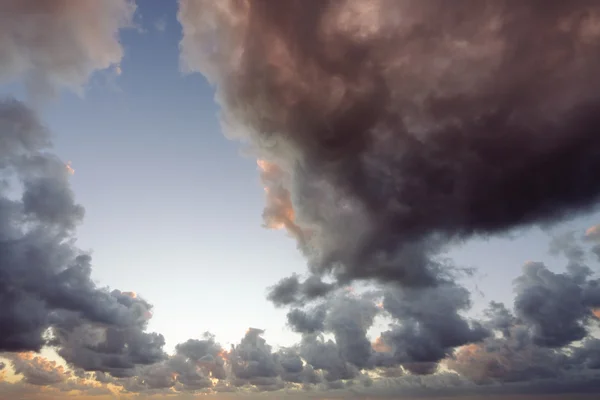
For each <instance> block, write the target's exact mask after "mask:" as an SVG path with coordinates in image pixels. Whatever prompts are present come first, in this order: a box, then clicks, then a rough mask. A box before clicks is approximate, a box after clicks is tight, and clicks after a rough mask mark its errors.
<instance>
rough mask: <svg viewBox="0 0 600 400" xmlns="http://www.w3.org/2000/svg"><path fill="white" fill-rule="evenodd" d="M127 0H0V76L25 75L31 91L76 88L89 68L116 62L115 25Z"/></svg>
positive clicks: (129, 6) (125, 14)
mask: <svg viewBox="0 0 600 400" xmlns="http://www.w3.org/2000/svg"><path fill="white" fill-rule="evenodd" d="M134 11H135V4H134V2H133V1H132V0H106V1H94V0H56V1H37V0H6V1H3V2H2V4H1V5H0V81H11V80H14V79H18V78H19V79H20V78H22V79H24V80H25V81H26V83H27V84H28V85H29V86H30V88H31V89H32V90H34V91H41V92H47V91H52V90H54V89H55V88H56V87H58V86H67V87H70V88H72V89H75V90H78V89H79V88H80V87H81V86H83V85H84V84H85V83H86V82H87V80H88V79H89V77H90V76H91V75H92V73H93V72H94V71H97V70H102V69H106V68H110V67H115V68H116V67H118V65H119V63H120V62H121V59H122V58H123V47H122V46H121V43H120V42H119V37H118V34H119V30H120V29H121V28H124V27H127V26H130V25H131V22H132V17H133V13H134Z"/></svg>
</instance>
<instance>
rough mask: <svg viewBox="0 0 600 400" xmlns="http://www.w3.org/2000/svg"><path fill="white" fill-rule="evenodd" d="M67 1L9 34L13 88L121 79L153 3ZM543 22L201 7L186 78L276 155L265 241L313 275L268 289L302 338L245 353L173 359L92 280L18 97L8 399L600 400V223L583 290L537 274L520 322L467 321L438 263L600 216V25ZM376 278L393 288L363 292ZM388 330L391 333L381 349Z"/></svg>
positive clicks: (584, 249)
mask: <svg viewBox="0 0 600 400" xmlns="http://www.w3.org/2000/svg"><path fill="white" fill-rule="evenodd" d="M44 4H45V3H41V2H35V1H24V2H13V1H9V2H7V3H6V4H4V3H3V4H2V5H1V6H0V10H1V11H2V12H1V13H0V15H2V17H3V18H4V19H6V16H7V15H13V16H14V21H17V22H19V21H20V23H11V24H4V25H2V26H1V27H0V32H2V33H4V31H6V34H5V35H2V37H3V39H0V40H7V41H9V42H10V43H9V44H10V46H4V45H3V46H2V50H0V52H1V51H6V55H4V54H3V53H2V54H0V55H2V57H1V58H0V60H1V61H0V67H1V68H2V70H3V73H5V74H6V75H5V76H4V77H5V78H9V79H14V78H16V77H19V78H25V79H26V81H28V80H31V79H33V81H29V83H31V82H34V83H35V84H38V83H39V82H42V83H43V86H46V85H48V87H54V86H56V85H63V86H64V85H66V86H71V87H76V86H81V85H82V84H83V83H84V82H85V81H86V80H87V79H88V78H89V76H90V75H91V74H92V73H93V72H94V71H96V70H101V69H104V68H107V67H109V66H111V65H114V64H116V63H118V62H119V61H120V59H121V57H122V50H121V47H120V45H119V43H118V36H117V34H118V31H119V28H121V27H124V26H126V25H127V21H128V20H129V19H130V18H131V14H132V12H133V5H132V4H130V3H129V2H126V1H117V0H112V1H107V2H92V1H89V2H87V1H80V2H74V1H67V0H65V1H62V2H56V3H52V6H49V5H44ZM539 4H541V3H539V2H537V1H525V2H521V3H519V4H516V3H508V2H502V1H495V2H491V1H490V2H481V1H478V2H471V1H457V2H453V3H447V2H442V1H419V2H417V1H385V0H381V1H370V2H364V1H349V0H348V1H341V0H340V1H323V2H319V3H310V4H308V3H306V2H304V1H303V2H298V1H294V0H290V1H287V2H285V3H282V2H276V1H266V0H253V1H250V2H239V1H223V2H218V3H217V2H214V1H200V0H199V1H187V0H182V1H181V2H180V13H179V18H180V21H181V23H182V26H183V31H184V37H183V40H182V57H183V60H184V61H185V63H186V66H187V67H188V68H189V69H190V70H200V71H201V72H203V73H204V74H205V75H206V76H207V78H209V79H210V80H212V82H213V83H215V84H216V85H217V94H218V96H219V100H220V102H221V105H222V106H223V107H224V122H225V124H224V126H225V128H226V129H225V130H226V133H227V134H229V135H233V136H236V135H237V137H238V138H241V139H244V140H250V142H251V144H252V145H253V146H254V150H255V151H256V152H257V156H259V157H260V158H261V161H260V162H259V166H260V168H261V171H262V180H263V183H264V185H265V186H266V187H267V207H266V209H265V213H264V217H265V226H266V227H268V228H286V229H287V230H288V231H289V232H290V233H291V234H292V235H293V236H294V237H295V238H296V239H297V240H298V244H299V248H300V250H301V251H303V253H304V254H305V255H306V256H307V259H308V261H309V267H310V275H309V276H308V278H307V279H306V280H304V281H301V280H300V278H299V277H298V276H293V277H290V278H286V279H284V280H282V281H281V283H280V284H277V285H276V286H274V287H273V288H272V290H271V291H270V293H269V298H270V299H271V300H272V301H273V302H274V303H275V304H276V305H278V306H285V307H289V308H290V310H289V313H288V316H287V318H288V321H287V322H288V325H289V326H290V328H291V329H292V330H294V331H295V332H297V333H298V334H299V335H300V340H299V342H298V343H297V344H296V345H294V346H291V347H289V348H276V347H274V346H272V345H270V344H268V343H267V342H266V341H265V339H264V338H263V337H262V333H263V331H262V330H260V329H257V328H249V329H248V331H247V332H246V334H245V335H244V336H243V337H242V338H241V340H240V341H239V343H237V344H235V345H233V346H232V347H231V348H229V349H226V348H223V347H222V346H221V345H220V344H219V342H218V338H215V337H214V336H212V335H211V334H210V333H206V334H204V335H203V336H201V337H198V338H191V339H189V340H187V341H185V342H183V343H180V344H178V345H177V346H176V348H175V352H174V353H173V354H166V353H165V352H164V350H163V347H164V344H165V339H164V337H163V336H162V335H161V334H160V333H155V332H148V331H147V326H148V321H149V320H150V319H151V318H152V312H151V311H152V305H151V303H149V302H148V301H147V300H145V299H143V298H140V297H139V296H138V295H137V294H136V293H134V292H126V291H121V290H116V289H114V290H110V289H108V288H102V287H98V286H97V285H96V284H95V283H94V282H93V281H92V279H91V272H92V267H91V266H92V259H91V256H90V255H89V254H86V253H85V252H82V251H81V250H79V249H78V248H77V247H76V245H75V238H76V235H75V231H76V227H77V225H78V224H79V223H80V222H81V220H82V218H83V216H84V209H83V207H82V206H80V205H78V204H77V203H76V202H75V199H74V195H73V192H72V190H71V188H70V184H69V171H68V169H67V168H66V166H65V164H64V163H63V162H62V161H61V160H60V159H58V158H57V157H56V156H55V155H54V154H53V153H52V149H51V143H50V136H49V133H48V132H47V130H46V128H45V127H44V126H43V124H42V123H41V121H39V119H38V117H37V115H36V114H35V113H34V112H33V111H32V110H31V109H30V108H29V107H28V106H27V105H25V104H24V103H21V102H19V101H16V100H14V99H10V98H7V99H2V100H0V302H1V303H2V304H3V307H2V309H1V310H0V326H2V327H8V329H2V331H0V352H2V353H0V355H1V356H2V358H4V359H5V361H3V362H2V363H0V376H2V379H4V380H2V381H1V382H0V392H2V391H3V392H5V393H8V395H9V396H13V397H14V396H18V395H20V394H22V393H25V392H28V394H27V395H31V391H32V387H43V388H44V389H45V390H44V391H43V392H44V393H41V392H38V393H40V395H39V396H40V398H41V396H46V397H49V396H55V398H60V396H63V395H72V396H81V395H89V396H91V395H98V396H101V395H106V396H112V395H127V394H131V395H133V394H143V395H145V396H152V395H164V394H178V395H181V396H185V395H193V394H200V393H219V394H220V395H221V396H223V394H224V393H233V394H235V395H244V394H246V395H247V394H252V393H258V392H275V393H276V394H274V396H279V395H282V394H284V393H285V394H287V395H290V396H293V395H296V394H299V393H300V394H304V395H306V396H320V395H323V393H324V392H326V393H327V395H328V396H330V395H331V396H343V397H349V396H354V397H361V396H366V395H368V394H371V395H381V396H397V395H400V394H403V395H407V396H415V397H419V396H426V395H436V394H440V393H444V394H446V395H457V396H458V395H464V394H509V393H510V394H512V393H555V392H565V393H569V392H575V391H579V392H598V391H600V339H598V338H597V337H596V336H594V330H596V331H597V329H598V327H599V325H600V324H599V321H600V311H599V310H600V280H599V278H598V277H597V274H595V273H594V272H593V270H592V268H591V266H592V265H593V263H592V261H591V260H590V255H595V256H596V255H597V254H598V248H599V246H600V241H599V236H600V235H598V234H597V233H598V232H600V228H599V227H598V226H594V227H591V228H590V229H589V230H588V231H587V233H586V234H585V235H580V234H579V233H567V234H565V235H563V236H559V237H557V238H555V239H554V240H553V241H552V244H551V249H552V251H553V252H554V253H555V254H560V255H563V256H565V257H566V258H567V260H568V264H567V266H566V268H565V270H564V271H563V272H556V271H551V270H550V269H548V268H547V266H545V265H544V264H541V263H528V264H526V265H524V267H523V271H522V274H521V276H519V277H518V278H517V279H516V281H515V300H514V304H512V305H508V306H507V305H503V304H500V303H491V304H490V306H489V308H488V310H487V312H486V316H485V317H484V318H482V319H480V320H475V319H473V318H469V317H467V316H466V313H467V312H468V310H469V309H470V307H471V296H470V293H469V291H468V290H467V289H466V288H464V287H463V286H462V285H461V283H460V280H459V279H457V277H458V276H459V271H460V268H458V267H459V266H456V267H455V266H453V265H452V264H451V263H447V262H445V261H444V260H443V259H441V258H440V257H438V256H439V255H440V254H441V251H442V250H443V249H444V248H445V247H446V246H447V245H448V244H451V243H452V242H453V241H455V240H458V239H464V238H467V237H470V236H471V235H480V234H482V235H490V234H492V233H495V232H499V231H505V230H508V229H510V228H513V227H515V226H522V225H527V224H533V223H542V222H544V223H546V222H549V221H554V220H560V219H561V218H564V217H567V216H570V215H572V214H575V213H577V212H581V211H582V210H589V209H591V208H592V207H593V206H594V204H595V200H596V196H597V194H598V193H599V191H600V188H598V186H597V185H595V182H596V181H597V178H598V175H599V174H600V166H599V165H598V161H597V160H598V157H597V154H598V152H599V149H600V143H599V142H598V141H597V137H598V136H597V135H596V129H597V127H598V123H597V122H598V121H597V120H596V118H597V115H599V114H598V113H597V112H596V108H597V107H596V101H597V100H600V99H598V98H597V93H598V89H599V88H598V87H597V85H598V84H597V80H595V79H594V77H595V71H596V70H597V67H598V66H599V65H598V64H600V58H598V57H597V56H596V52H595V51H596V50H597V46H598V44H599V43H600V30H598V29H596V26H597V14H596V13H597V12H598V11H599V10H600V6H597V5H596V4H595V3H594V2H588V1H583V0H581V1H574V2H570V3H569V4H566V3H559V2H554V1H545V2H544V4H545V7H546V9H547V12H546V13H544V14H543V15H542V14H539V12H538V11H537V10H539V7H540V5H539ZM384 11H385V12H384ZM357 16H360V17H361V18H356V17H357ZM399 16H402V18H398V17H399ZM31 18H34V19H35V21H38V20H39V21H40V24H39V25H37V24H35V23H33V22H32V21H31ZM35 21H34V22H35ZM31 25H34V26H33V27H32V26H31ZM38 29H39V31H38ZM533 33H535V35H533ZM28 35H29V36H28ZM539 35H543V36H544V37H545V39H544V41H543V42H540V41H538V40H537V39H536V38H537V37H540V36H539ZM24 38H25V39H26V40H25V39H24ZM42 38H43V39H44V40H43V41H41V42H40V41H39V40H41V39H42ZM548 38H551V39H552V40H550V39H548ZM0 43H2V42H0ZM398 43H400V44H402V46H399V45H398ZM5 49H6V50H5ZM434 58H435V59H439V60H440V62H439V63H431V62H428V60H432V59H434ZM575 59H577V60H578V61H577V62H575V61H574V60H575ZM516 60H518V62H516ZM349 61H352V62H349ZM3 62H4V63H5V65H4V64H2V63H3ZM32 65H33V66H34V67H35V68H33V69H31V68H30V67H31V66H32ZM17 67H18V68H17ZM559 71H561V73H560V74H559ZM23 72H25V74H23ZM467 75H468V76H467ZM467 77H468V79H467ZM558 93H560V94H561V96H557V94H558ZM517 100H518V101H517ZM542 134H543V135H542ZM542 139H543V143H542ZM509 155H510V157H509ZM536 180H537V181H536ZM534 181H535V182H534ZM536 182H537V183H536ZM507 205H510V207H508V206H507ZM331 278H333V282H332V283H331V282H328V281H327V279H330V280H331ZM361 279H370V280H372V281H373V282H375V283H373V284H372V285H370V286H369V290H366V291H357V292H349V291H346V290H344V289H343V286H344V285H345V284H347V283H349V282H350V281H353V280H361ZM377 318H382V319H385V320H387V321H388V322H389V323H390V326H389V328H388V329H387V330H385V331H383V332H380V333H379V334H378V336H377V338H376V340H375V341H374V342H372V341H371V339H370V338H369V335H368V332H369V330H371V329H372V328H373V326H374V322H375V320H376V319H377ZM558 321H560V323H557V322H558ZM215 323H216V321H215ZM207 328H210V327H207ZM43 348H51V349H53V350H54V351H55V352H56V353H57V354H58V355H59V356H60V358H61V359H62V360H63V361H64V363H65V364H66V366H64V367H63V366H61V365H60V364H58V363H56V362H55V361H53V360H49V359H46V358H44V357H42V356H40V355H36V354H35V353H36V352H39V351H40V350H41V349H43ZM6 370H10V372H11V373H12V374H14V375H16V376H17V377H20V378H21V379H22V380H21V381H19V382H16V383H14V382H12V379H13V378H10V379H9V378H8V375H9V374H7V373H6V372H7V371H6ZM0 396H1V395H0Z"/></svg>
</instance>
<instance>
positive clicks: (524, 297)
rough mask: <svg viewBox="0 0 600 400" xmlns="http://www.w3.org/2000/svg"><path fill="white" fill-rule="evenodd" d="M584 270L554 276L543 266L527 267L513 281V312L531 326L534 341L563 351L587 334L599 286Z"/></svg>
mask: <svg viewBox="0 0 600 400" xmlns="http://www.w3.org/2000/svg"><path fill="white" fill-rule="evenodd" d="M591 274H592V272H591V270H589V268H587V267H583V266H582V267H580V268H578V269H577V270H575V271H574V272H573V271H568V272H567V273H562V274H557V273H554V272H551V271H549V270H548V269H547V268H546V267H545V266H544V264H542V263H533V262H532V263H528V264H526V265H525V266H524V267H523V274H522V275H521V276H520V277H519V278H517V280H516V281H515V291H516V298H515V312H516V315H517V317H518V318H519V319H520V320H522V321H523V322H524V323H525V324H527V325H529V326H531V328H532V334H533V341H534V342H535V343H536V344H538V345H540V346H544V347H563V346H566V345H569V344H571V343H572V342H574V341H577V340H581V339H583V338H584V337H586V336H587V335H588V333H589V331H588V325H589V323H590V322H591V320H592V318H593V314H592V312H593V309H594V308H596V307H600V285H599V284H598V281H597V280H591V279H590V280H588V277H589V276H590V275H591Z"/></svg>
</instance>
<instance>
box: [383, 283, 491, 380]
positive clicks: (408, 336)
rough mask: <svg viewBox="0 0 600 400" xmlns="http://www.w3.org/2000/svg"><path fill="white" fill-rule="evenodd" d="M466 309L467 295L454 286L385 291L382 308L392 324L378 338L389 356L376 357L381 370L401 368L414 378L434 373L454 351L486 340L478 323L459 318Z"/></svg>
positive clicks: (484, 331) (395, 288) (468, 302)
mask: <svg viewBox="0 0 600 400" xmlns="http://www.w3.org/2000/svg"><path fill="white" fill-rule="evenodd" d="M470 306H471V304H470V300H469V292H468V291H467V290H466V289H464V288H462V287H460V286H457V285H456V284H445V285H441V286H439V287H437V288H402V287H391V288H389V289H388V290H387V291H386V292H385V294H384V300H383V308H384V309H385V310H386V311H387V312H389V314H390V315H391V316H392V317H393V318H394V319H395V322H396V324H395V325H394V326H392V329H390V330H389V331H386V332H383V333H382V334H381V337H382V339H383V343H384V344H385V345H387V346H389V347H390V348H391V351H390V353H391V355H392V356H391V357H390V356H389V355H387V354H383V355H381V354H378V355H377V356H376V361H377V362H378V363H381V364H382V365H384V366H389V365H390V364H396V365H402V366H403V367H404V368H406V369H408V370H409V371H411V372H412V373H415V374H429V373H433V372H435V370H436V368H437V365H438V363H439V362H440V361H441V360H443V359H444V358H446V357H447V356H449V355H450V354H452V352H453V350H454V348H456V347H458V346H462V345H465V344H468V343H475V342H479V341H481V340H483V339H484V338H485V337H487V336H489V334H490V332H489V331H488V330H487V329H485V328H484V327H483V326H482V325H481V324H480V323H479V322H476V321H469V320H467V319H466V318H464V317H463V316H462V315H461V312H462V311H466V310H468V309H469V308H470Z"/></svg>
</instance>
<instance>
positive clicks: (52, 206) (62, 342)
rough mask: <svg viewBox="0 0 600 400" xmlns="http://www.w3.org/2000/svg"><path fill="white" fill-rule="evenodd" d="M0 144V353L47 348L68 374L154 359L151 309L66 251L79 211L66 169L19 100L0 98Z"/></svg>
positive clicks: (129, 368) (130, 367) (126, 368)
mask: <svg viewBox="0 0 600 400" xmlns="http://www.w3.org/2000/svg"><path fill="white" fill-rule="evenodd" d="M0 143H1V144H2V146H1V150H0V177H2V178H4V180H5V182H6V183H7V184H6V185H4V186H2V187H1V188H0V301H1V302H2V304H3V307H2V309H1V310H0V324H1V325H2V327H3V328H2V330H0V350H1V351H39V350H40V349H41V347H42V346H43V345H44V344H48V345H51V346H54V347H56V348H57V350H58V353H59V354H60V355H61V356H62V357H63V358H64V359H65V360H66V361H67V362H68V363H70V364H71V365H72V366H73V367H74V368H82V369H84V370H86V371H105V372H111V373H112V374H113V375H115V376H123V375H131V374H133V373H134V372H133V371H134V369H135V367H136V365H138V364H142V365H145V364H153V363H156V362H157V361H160V360H161V359H162V358H163V356H164V354H163V352H162V346H163V345H164V338H163V337H162V335H159V334H155V333H147V332H145V329H146V326H147V321H148V320H149V318H150V317H151V308H152V306H151V305H150V304H149V303H148V302H146V301H145V300H143V299H141V298H139V297H137V296H136V295H135V294H134V293H128V292H121V291H119V290H113V291H109V290H108V289H105V288H99V287H97V285H96V284H95V283H94V282H93V280H92V276H91V273H92V267H91V257H90V256H89V255H88V254H85V253H83V252H81V251H80V250H79V249H77V248H76V247H75V246H74V245H73V243H74V239H75V237H74V230H75V228H76V226H77V225H78V224H79V223H80V222H81V220H82V218H83V214H84V210H83V207H81V206H80V205H78V204H76V202H75V199H74V195H73V192H72V190H71V188H70V184H69V173H68V171H67V169H66V167H65V164H64V163H63V162H62V161H61V160H59V159H58V158H57V157H56V156H55V155H53V154H52V153H51V152H50V151H51V147H50V141H49V137H48V133H47V131H46V129H45V128H44V127H43V126H42V125H41V123H40V121H39V120H38V119H37V117H36V116H35V114H34V113H33V112H32V111H31V110H29V109H28V108H27V107H26V106H24V105H23V104H22V103H20V102H18V101H16V100H11V99H4V100H1V101H0ZM49 328H50V330H49V331H48V329H49ZM35 360H39V359H35V358H34V359H33V361H35ZM17 361H18V360H17ZM33 361H32V360H29V361H28V362H27V364H24V365H28V366H35V364H34V363H33ZM19 362H20V363H21V364H22V363H23V361H19ZM21 364H19V365H21ZM23 368H24V367H22V368H21V369H22V370H23V371H29V370H30V369H23ZM24 374H25V373H24ZM32 379H33V378H32ZM36 379H37V378H36ZM40 379H42V378H40Z"/></svg>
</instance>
